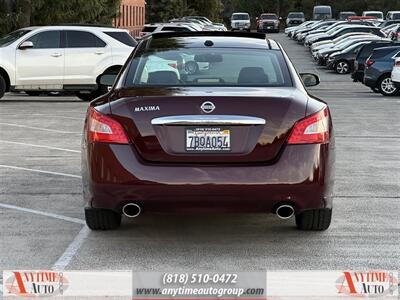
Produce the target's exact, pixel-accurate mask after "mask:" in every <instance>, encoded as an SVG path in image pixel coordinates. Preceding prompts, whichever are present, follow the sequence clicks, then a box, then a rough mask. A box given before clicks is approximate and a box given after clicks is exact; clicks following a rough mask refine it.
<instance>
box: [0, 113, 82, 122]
mask: <svg viewBox="0 0 400 300" xmlns="http://www.w3.org/2000/svg"><path fill="white" fill-rule="evenodd" d="M29 115H30V116H42V117H48V118H57V119H70V120H80V121H83V117H81V118H77V117H67V116H59V115H52V114H29ZM0 116H10V117H11V116H24V117H26V114H23V113H12V114H9V113H0Z"/></svg>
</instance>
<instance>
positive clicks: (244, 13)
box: [232, 12, 249, 15]
mask: <svg viewBox="0 0 400 300" xmlns="http://www.w3.org/2000/svg"><path fill="white" fill-rule="evenodd" d="M248 14H249V13H247V12H235V13H233V14H232V15H248Z"/></svg>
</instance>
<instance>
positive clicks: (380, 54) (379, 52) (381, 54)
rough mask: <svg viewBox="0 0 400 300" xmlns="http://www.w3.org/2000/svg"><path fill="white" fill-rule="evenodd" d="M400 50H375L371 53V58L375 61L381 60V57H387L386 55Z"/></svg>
mask: <svg viewBox="0 0 400 300" xmlns="http://www.w3.org/2000/svg"><path fill="white" fill-rule="evenodd" d="M399 50H400V47H399V48H396V49H395V48H388V49H384V48H383V49H382V48H381V49H375V50H374V51H373V52H372V55H371V58H375V59H377V58H382V57H385V56H386V55H388V54H390V53H392V52H396V51H399Z"/></svg>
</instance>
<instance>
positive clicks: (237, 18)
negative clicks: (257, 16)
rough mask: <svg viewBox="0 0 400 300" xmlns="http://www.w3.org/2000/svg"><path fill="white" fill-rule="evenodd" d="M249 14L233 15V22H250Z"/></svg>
mask: <svg viewBox="0 0 400 300" xmlns="http://www.w3.org/2000/svg"><path fill="white" fill-rule="evenodd" d="M249 19H250V17H249V15H248V14H240V15H232V20H249Z"/></svg>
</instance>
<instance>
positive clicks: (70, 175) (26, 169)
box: [0, 165, 82, 179]
mask: <svg viewBox="0 0 400 300" xmlns="http://www.w3.org/2000/svg"><path fill="white" fill-rule="evenodd" d="M0 168H7V169H14V170H21V171H29V172H36V173H43V174H49V175H58V176H65V177H72V178H79V179H80V178H82V177H81V176H79V175H73V174H67V173H60V172H51V171H42V170H37V169H29V168H23V167H16V166H9V165H0Z"/></svg>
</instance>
